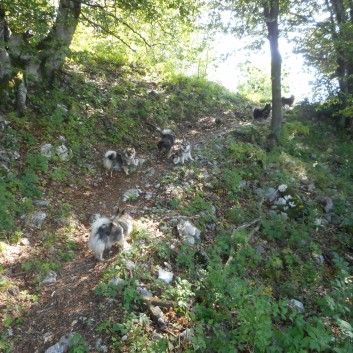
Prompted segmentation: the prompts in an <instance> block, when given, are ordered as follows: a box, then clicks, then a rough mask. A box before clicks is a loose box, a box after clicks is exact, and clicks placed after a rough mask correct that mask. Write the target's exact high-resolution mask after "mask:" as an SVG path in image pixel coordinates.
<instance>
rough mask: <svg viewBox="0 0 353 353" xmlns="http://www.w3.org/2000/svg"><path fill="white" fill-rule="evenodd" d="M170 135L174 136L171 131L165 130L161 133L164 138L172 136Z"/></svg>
mask: <svg viewBox="0 0 353 353" xmlns="http://www.w3.org/2000/svg"><path fill="white" fill-rule="evenodd" d="M170 135H172V136H174V132H173V130H171V129H163V130H162V131H161V136H162V138H163V137H165V136H170Z"/></svg>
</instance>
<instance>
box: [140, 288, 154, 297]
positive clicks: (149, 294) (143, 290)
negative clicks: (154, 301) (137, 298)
mask: <svg viewBox="0 0 353 353" xmlns="http://www.w3.org/2000/svg"><path fill="white" fill-rule="evenodd" d="M137 291H138V292H139V293H140V294H141V295H143V296H144V297H148V298H152V297H153V294H152V293H151V292H150V291H149V290H147V289H146V288H144V287H137Z"/></svg>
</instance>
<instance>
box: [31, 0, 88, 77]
mask: <svg viewBox="0 0 353 353" xmlns="http://www.w3.org/2000/svg"><path fill="white" fill-rule="evenodd" d="M81 3H82V1H81V0H60V3H59V8H58V14H57V16H56V21H55V23H54V25H53V27H52V28H51V31H50V32H49V34H48V35H47V37H46V38H44V39H43V40H42V42H40V43H39V44H38V46H37V50H38V51H39V58H40V73H41V74H42V76H43V78H44V79H47V80H48V79H49V80H50V79H51V78H52V76H53V73H55V72H56V71H57V70H59V69H60V68H61V67H62V65H63V64H64V62H65V58H66V55H67V52H68V49H69V47H70V44H71V42H72V38H73V36H74V34H75V31H76V27H77V24H78V21H79V16H80V13H81ZM32 64H33V63H32Z"/></svg>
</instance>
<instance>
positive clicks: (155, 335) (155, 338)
mask: <svg viewBox="0 0 353 353" xmlns="http://www.w3.org/2000/svg"><path fill="white" fill-rule="evenodd" d="M161 339H163V335H161V334H160V333H157V332H153V334H152V340H153V341H160V340H161Z"/></svg>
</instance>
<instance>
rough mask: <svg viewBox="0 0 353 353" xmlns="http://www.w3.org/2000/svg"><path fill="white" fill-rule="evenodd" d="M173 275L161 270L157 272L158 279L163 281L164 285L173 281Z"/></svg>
mask: <svg viewBox="0 0 353 353" xmlns="http://www.w3.org/2000/svg"><path fill="white" fill-rule="evenodd" d="M173 276H174V273H173V272H168V271H164V270H162V269H159V270H158V279H160V280H161V281H163V283H164V284H169V283H170V282H171V281H172V280H173Z"/></svg>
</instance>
